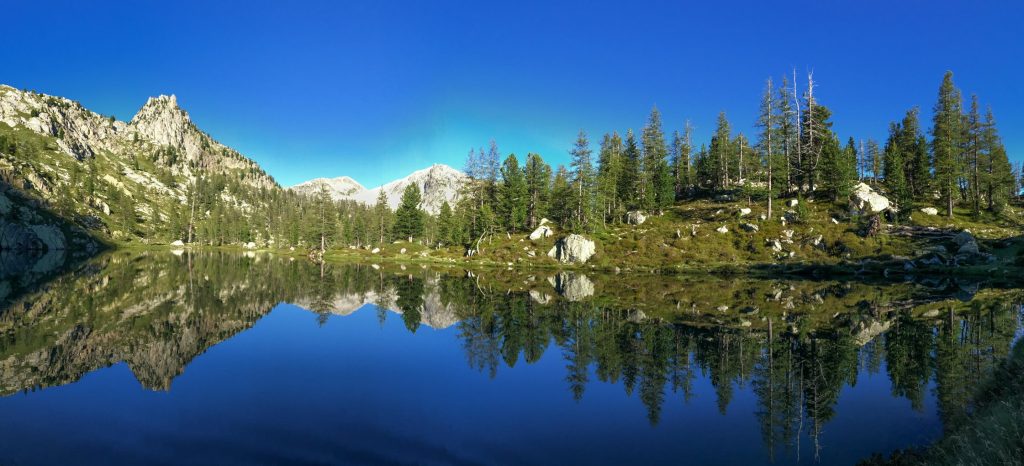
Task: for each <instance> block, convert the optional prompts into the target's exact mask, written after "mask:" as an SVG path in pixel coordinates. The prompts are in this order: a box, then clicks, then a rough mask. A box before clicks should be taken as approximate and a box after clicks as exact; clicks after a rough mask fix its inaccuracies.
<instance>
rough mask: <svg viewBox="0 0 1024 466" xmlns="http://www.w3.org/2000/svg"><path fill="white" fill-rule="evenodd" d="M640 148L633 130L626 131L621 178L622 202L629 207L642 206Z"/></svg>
mask: <svg viewBox="0 0 1024 466" xmlns="http://www.w3.org/2000/svg"><path fill="white" fill-rule="evenodd" d="M640 163H641V162H640V148H639V147H638V146H637V142H636V136H634V135H633V130H627V131H626V145H625V149H624V150H623V158H622V177H621V178H620V179H619V200H620V204H622V205H623V206H625V207H626V208H627V209H639V208H642V206H641V205H640V203H639V202H638V199H639V194H640V189H639V186H640Z"/></svg>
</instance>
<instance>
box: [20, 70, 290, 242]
mask: <svg viewBox="0 0 1024 466" xmlns="http://www.w3.org/2000/svg"><path fill="white" fill-rule="evenodd" d="M279 190H280V186H279V185H278V184H277V182H276V181H274V179H273V178H272V177H270V176H269V175H268V174H267V173H266V172H265V171H263V169H262V168H260V166H259V165H258V164H257V163H256V162H254V161H252V160H250V159H248V158H246V157H245V156H243V155H242V154H240V153H239V152H237V151H235V150H234V149H231V148H229V147H227V146H225V145H223V144H221V143H219V142H217V141H216V140H214V139H213V138H212V137H211V136H210V135H209V134H207V133H205V132H203V131H201V130H200V129H199V128H197V127H196V125H195V123H193V122H192V119H191V118H190V117H189V115H188V113H187V112H186V111H185V110H183V109H182V108H181V107H179V106H178V100H177V98H176V97H175V96H173V95H170V96H166V95H161V96H158V97H150V98H149V99H148V100H147V101H146V103H145V104H144V105H143V106H142V107H141V108H140V109H139V111H138V113H137V114H136V115H135V116H134V117H133V118H132V119H131V120H130V121H129V122H123V121H118V120H116V119H115V118H114V117H106V116H103V115H100V114H98V113H96V112H93V111H90V110H88V109H86V108H85V107H83V106H82V105H81V104H80V103H78V102H75V101H73V100H70V99H67V98H63V97H56V96H51V95H46V94H41V93H38V92H33V91H26V90H18V89H15V88H13V87H10V86H5V85H0V195H2V196H4V198H5V200H3V201H2V202H0V204H4V205H8V206H14V207H17V208H10V207H7V208H0V225H4V226H5V227H10V226H12V225H13V226H14V227H12V228H15V227H16V228H20V229H19V230H18V232H15V233H17V235H15V234H14V233H11V234H9V235H6V236H9V237H12V238H16V239H17V244H16V245H15V246H17V245H36V247H39V248H42V246H43V245H45V249H47V250H50V249H55V248H57V249H64V248H67V249H71V248H72V246H73V244H72V243H73V241H68V239H69V238H68V236H69V235H71V237H72V239H73V238H74V237H79V236H83V235H82V234H80V233H84V232H88V234H87V235H84V236H89V237H92V238H96V239H105V238H106V239H117V240H125V241H142V242H150V241H154V240H155V241H170V240H174V239H179V238H182V237H184V236H185V232H186V230H187V229H188V228H187V227H186V226H183V225H185V224H188V223H189V222H191V224H192V225H195V226H196V228H193V229H192V230H193V231H195V230H198V227H199V226H200V225H201V224H202V223H203V222H205V221H207V220H208V222H207V223H217V224H220V223H224V220H225V219H235V218H245V217H248V216H251V215H252V214H254V213H255V212H256V211H258V210H259V209H260V208H262V207H264V206H265V205H266V204H267V202H268V200H267V193H268V192H271V191H279ZM0 207H2V206H0ZM39 228H43V229H47V231H49V232H50V233H52V232H53V231H57V230H59V232H60V233H61V234H62V235H63V237H60V238H57V239H55V240H54V239H53V238H43V237H42V236H39V235H36V237H35V238H33V237H32V231H34V229H35V230H38V229H39ZM204 232H205V233H207V234H209V235H212V234H217V233H219V231H217V230H214V229H209V230H208V231H204ZM4 236H5V235H4V234H2V233H0V237H4ZM49 236H51V237H52V236H54V235H53V234H50V235H49ZM58 236H60V235H58ZM47 239H50V241H47ZM82 241H84V240H82ZM82 241H78V242H82ZM12 244H14V242H12V241H7V243H6V244H5V243H4V241H0V249H14V248H15V247H14V246H12Z"/></svg>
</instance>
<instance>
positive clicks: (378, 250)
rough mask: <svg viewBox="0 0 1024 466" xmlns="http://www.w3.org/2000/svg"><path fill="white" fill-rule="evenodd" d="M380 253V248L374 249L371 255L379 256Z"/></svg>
mask: <svg viewBox="0 0 1024 466" xmlns="http://www.w3.org/2000/svg"><path fill="white" fill-rule="evenodd" d="M379 252H380V248H373V249H371V250H370V254H377V253H379Z"/></svg>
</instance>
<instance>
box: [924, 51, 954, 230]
mask: <svg viewBox="0 0 1024 466" xmlns="http://www.w3.org/2000/svg"><path fill="white" fill-rule="evenodd" d="M960 114H961V103H960V91H958V90H957V89H956V86H955V85H953V72H952V71H947V72H946V75H945V76H943V78H942V84H941V85H940V86H939V98H938V101H937V102H936V103H935V108H934V116H933V117H932V142H931V149H932V159H933V160H934V163H935V184H936V185H937V187H938V189H939V196H940V198H941V199H942V202H943V203H944V204H945V206H946V215H947V216H949V217H952V216H953V204H954V202H955V199H954V197H955V195H956V190H957V180H958V178H959V176H960V174H961V170H960V167H959V166H958V163H957V150H958V149H957V148H958V147H959V146H960V138H961V136H960V135H961V129H960V124H961V117H960Z"/></svg>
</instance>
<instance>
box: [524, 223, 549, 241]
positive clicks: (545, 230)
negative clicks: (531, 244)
mask: <svg viewBox="0 0 1024 466" xmlns="http://www.w3.org/2000/svg"><path fill="white" fill-rule="evenodd" d="M545 220H547V219H544V220H541V225H540V226H539V227H537V229H536V230H533V233H530V241H537V240H539V239H541V238H547V237H549V236H551V235H553V234H555V232H554V230H552V229H551V227H549V226H547V225H545V224H544V223H543V222H544V221H545Z"/></svg>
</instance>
